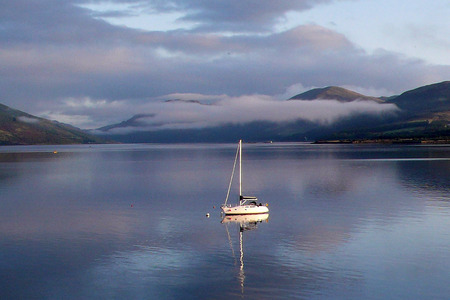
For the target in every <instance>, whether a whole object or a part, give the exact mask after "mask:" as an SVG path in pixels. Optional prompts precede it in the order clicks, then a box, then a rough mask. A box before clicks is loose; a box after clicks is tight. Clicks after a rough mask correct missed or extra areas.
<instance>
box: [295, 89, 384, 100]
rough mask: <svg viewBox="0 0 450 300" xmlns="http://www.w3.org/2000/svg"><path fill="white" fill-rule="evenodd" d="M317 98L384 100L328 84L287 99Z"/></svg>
mask: <svg viewBox="0 0 450 300" xmlns="http://www.w3.org/2000/svg"><path fill="white" fill-rule="evenodd" d="M318 99H332V100H338V101H340V102H351V101H355V100H370V101H375V102H384V101H383V100H381V99H379V98H375V97H369V96H365V95H362V94H359V93H357V92H354V91H350V90H347V89H344V88H341V87H338V86H329V87H325V88H317V89H312V90H309V91H307V92H304V93H302V94H298V95H296V96H294V97H292V98H290V99H289V100H318Z"/></svg>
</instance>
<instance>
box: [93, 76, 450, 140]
mask: <svg viewBox="0 0 450 300" xmlns="http://www.w3.org/2000/svg"><path fill="white" fill-rule="evenodd" d="M449 89H450V82H449V81H445V82H441V83H437V84H432V85H429V86H424V87H420V88H417V89H414V90H411V91H407V92H404V93H402V94H400V95H396V96H390V97H380V98H375V97H369V96H365V95H362V94H359V93H356V92H354V91H351V90H347V89H344V88H340V87H335V86H330V87H325V88H319V89H313V90H310V91H307V92H305V93H302V94H299V95H296V96H294V97H292V98H290V99H288V101H316V100H324V99H329V100H338V101H340V102H346V103H347V102H352V101H359V100H363V101H373V102H376V103H380V105H382V103H388V104H395V105H397V106H398V107H399V108H400V110H399V112H398V113H397V114H368V113H354V114H351V115H348V116H347V117H342V118H340V119H338V120H336V121H335V122H333V123H331V124H328V125H324V124H322V125H319V124H317V123H313V122H309V121H305V120H300V119H299V120H297V121H291V122H281V123H276V122H268V121H249V122H245V123H239V124H231V123H230V124H223V125H220V126H214V127H206V128H197V129H167V126H164V125H168V124H170V123H169V122H170V121H169V120H167V121H165V120H163V121H161V120H160V121H159V123H158V122H156V118H155V116H156V113H154V112H152V113H149V114H139V115H135V116H133V117H132V118H130V119H128V120H126V121H124V122H121V123H118V124H114V125H109V126H105V127H102V128H100V129H98V130H97V131H96V133H98V134H99V135H100V136H103V137H108V138H111V139H114V140H117V141H120V142H126V143H129V142H133V143H140V142H164V143H168V142H231V141H235V140H238V139H240V138H244V139H245V140H247V141H254V142H261V141H267V140H273V141H305V140H308V141H314V140H316V141H317V140H323V141H330V140H337V141H363V140H374V141H385V142H386V141H387V142H389V141H393V140H395V141H407V142H409V141H413V142H420V141H429V140H432V141H444V142H450V104H449V97H450V90H449ZM178 101H184V100H174V101H169V102H172V103H176V102H178ZM184 102H186V103H190V104H189V105H203V103H200V102H198V101H195V100H190V101H184ZM324 107H326V106H324ZM146 126H147V127H146ZM145 127H146V128H147V129H145ZM164 127H166V129H162V128H164Z"/></svg>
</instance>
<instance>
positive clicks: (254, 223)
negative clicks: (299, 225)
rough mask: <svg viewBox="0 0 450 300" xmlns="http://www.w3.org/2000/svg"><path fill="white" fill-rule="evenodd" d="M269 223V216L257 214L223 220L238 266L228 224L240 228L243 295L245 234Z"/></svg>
mask: <svg viewBox="0 0 450 300" xmlns="http://www.w3.org/2000/svg"><path fill="white" fill-rule="evenodd" d="M263 221H264V222H268V221H269V214H255V215H225V216H224V217H223V219H222V222H221V223H222V224H225V229H226V231H227V236H228V242H229V243H230V248H231V252H232V255H233V258H234V259H235V262H236V264H237V259H236V255H235V253H234V248H233V242H232V240H231V237H230V232H229V230H228V224H232V223H233V224H236V225H238V226H239V227H238V228H239V252H240V253H239V262H240V265H239V274H238V279H239V283H240V286H241V293H244V282H245V272H244V240H243V233H244V231H247V230H254V229H256V228H258V223H262V222H263Z"/></svg>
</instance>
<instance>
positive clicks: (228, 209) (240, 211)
mask: <svg viewBox="0 0 450 300" xmlns="http://www.w3.org/2000/svg"><path fill="white" fill-rule="evenodd" d="M222 211H223V212H224V214H226V215H247V214H266V213H268V212H269V208H268V207H267V206H265V205H254V204H249V205H235V206H223V207H222Z"/></svg>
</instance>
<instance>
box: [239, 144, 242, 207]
mask: <svg viewBox="0 0 450 300" xmlns="http://www.w3.org/2000/svg"><path fill="white" fill-rule="evenodd" d="M241 196H242V140H239V200H240V199H241Z"/></svg>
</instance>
